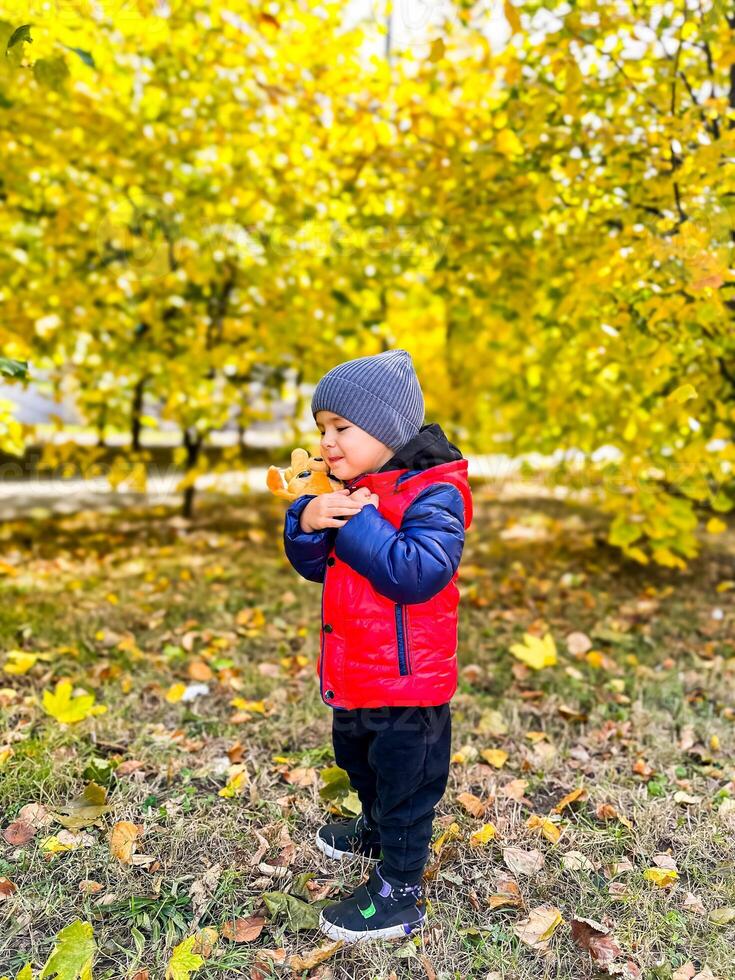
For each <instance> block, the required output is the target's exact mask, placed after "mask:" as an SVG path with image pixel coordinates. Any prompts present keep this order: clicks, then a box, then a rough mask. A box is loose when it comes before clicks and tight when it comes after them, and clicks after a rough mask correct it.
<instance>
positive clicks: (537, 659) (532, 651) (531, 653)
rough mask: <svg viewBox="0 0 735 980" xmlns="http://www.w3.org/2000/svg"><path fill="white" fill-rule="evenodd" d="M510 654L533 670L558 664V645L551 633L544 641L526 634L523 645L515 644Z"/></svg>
mask: <svg viewBox="0 0 735 980" xmlns="http://www.w3.org/2000/svg"><path fill="white" fill-rule="evenodd" d="M510 652H511V653H512V654H513V656H514V657H516V658H517V659H518V660H521V661H522V662H523V663H524V664H527V665H528V666H529V667H532V668H533V670H541V669H542V668H544V667H553V666H554V664H555V663H556V662H557V656H556V644H555V643H554V638H553V636H552V635H551V633H547V634H546V635H545V636H544V637H543V639H539V637H538V636H532V635H531V634H530V633H524V634H523V643H514V644H513V646H511V648H510Z"/></svg>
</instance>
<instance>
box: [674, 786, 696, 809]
mask: <svg viewBox="0 0 735 980" xmlns="http://www.w3.org/2000/svg"><path fill="white" fill-rule="evenodd" d="M701 802H702V797H701V796H693V795H692V794H691V793H685V792H684V790H682V789H680V790H677V791H676V793H674V803H681V804H682V805H683V806H695V805H696V804H697V803H701Z"/></svg>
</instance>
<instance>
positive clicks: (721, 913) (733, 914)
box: [708, 905, 735, 926]
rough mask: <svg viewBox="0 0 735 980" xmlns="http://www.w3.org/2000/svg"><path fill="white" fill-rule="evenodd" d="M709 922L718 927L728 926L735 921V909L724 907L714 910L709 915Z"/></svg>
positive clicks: (728, 906)
mask: <svg viewBox="0 0 735 980" xmlns="http://www.w3.org/2000/svg"><path fill="white" fill-rule="evenodd" d="M708 918H709V921H710V922H714V924H715V925H716V926H726V925H729V924H730V923H731V922H732V921H733V920H735V908H733V907H732V906H731V905H724V906H722V907H720V908H717V909H712V910H711V912H710V913H709V916H708Z"/></svg>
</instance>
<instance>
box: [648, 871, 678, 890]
mask: <svg viewBox="0 0 735 980" xmlns="http://www.w3.org/2000/svg"><path fill="white" fill-rule="evenodd" d="M643 877H644V878H645V879H646V881H650V882H653V884H654V885H655V886H656V887H657V888H668V887H669V885H673V884H674V882H675V881H676V879H677V878H678V877H679V872H678V871H672V870H671V869H669V868H646V870H645V871H644V872H643Z"/></svg>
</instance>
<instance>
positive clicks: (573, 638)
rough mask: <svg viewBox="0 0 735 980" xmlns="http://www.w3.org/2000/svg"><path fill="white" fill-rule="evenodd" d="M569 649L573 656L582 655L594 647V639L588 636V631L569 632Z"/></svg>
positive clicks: (567, 637)
mask: <svg viewBox="0 0 735 980" xmlns="http://www.w3.org/2000/svg"><path fill="white" fill-rule="evenodd" d="M565 640H566V644H567V650H569V652H570V653H571V655H572V656H573V657H581V656H584V654H585V653H587V651H588V650H591V649H592V640H591V639H590V638H589V636H587V634H586V633H581V632H579V631H575V632H574V633H569V634H568V635H567V636H566V637H565Z"/></svg>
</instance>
